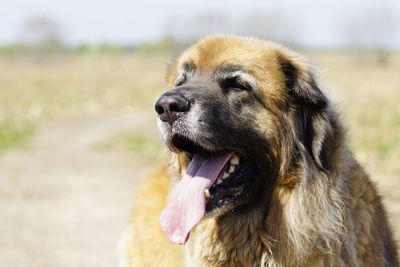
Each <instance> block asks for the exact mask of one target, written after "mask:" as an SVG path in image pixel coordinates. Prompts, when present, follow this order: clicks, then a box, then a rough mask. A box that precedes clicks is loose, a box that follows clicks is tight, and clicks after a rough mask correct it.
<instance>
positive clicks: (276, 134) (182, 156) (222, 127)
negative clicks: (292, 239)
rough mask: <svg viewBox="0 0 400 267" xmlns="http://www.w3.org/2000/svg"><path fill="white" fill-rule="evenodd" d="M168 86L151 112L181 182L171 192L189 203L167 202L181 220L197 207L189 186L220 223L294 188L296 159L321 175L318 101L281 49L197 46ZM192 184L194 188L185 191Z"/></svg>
mask: <svg viewBox="0 0 400 267" xmlns="http://www.w3.org/2000/svg"><path fill="white" fill-rule="evenodd" d="M168 86H169V88H170V89H169V90H168V91H167V92H166V93H164V94H163V95H162V96H161V97H160V98H159V99H158V101H157V103H156V105H155V109H156V112H157V113H158V117H159V120H158V126H159V130H160V132H161V135H162V137H163V139H164V141H165V143H166V145H167V147H168V148H169V149H170V150H171V151H172V152H173V153H175V154H176V155H177V156H176V159H177V160H178V161H179V166H180V168H181V169H182V170H183V171H184V172H186V176H188V177H191V178H188V177H186V176H185V175H184V179H183V180H185V181H184V182H182V184H185V185H178V186H177V187H179V186H181V188H180V189H179V190H178V189H177V190H175V194H184V193H187V192H188V193H189V194H192V195H193V196H190V195H189V196H184V197H183V196H181V197H180V200H179V201H180V204H177V203H178V202H179V201H178V200H176V202H177V203H175V205H178V206H180V207H181V206H184V208H182V207H181V210H184V209H185V207H186V206H187V205H188V204H187V203H184V202H185V201H186V202H188V201H193V202H195V201H197V200H191V197H192V198H193V199H196V198H199V196H196V192H195V189H193V188H192V187H195V186H198V187H200V188H201V190H203V191H205V192H204V193H203V194H205V196H204V195H203V197H204V199H205V204H204V205H205V212H206V214H208V215H209V216H221V215H222V214H225V213H226V212H230V211H233V210H240V209H241V207H249V206H251V205H257V204H258V203H261V202H264V201H263V200H268V196H269V194H270V193H271V191H272V190H273V188H274V186H276V184H278V183H279V184H285V185H286V186H288V187H291V186H295V184H296V183H297V182H298V181H297V180H296V179H291V178H290V177H292V176H291V175H290V173H291V172H293V171H295V169H296V164H298V160H299V159H300V158H302V159H309V163H310V164H312V165H313V166H314V167H315V168H318V169H320V170H321V171H328V170H329V160H328V157H327V155H326V147H325V142H324V140H325V139H326V136H327V135H328V134H329V132H330V129H329V122H328V116H327V113H326V111H327V105H328V103H327V100H326V98H325V96H324V95H323V94H322V92H321V91H320V90H319V88H318V86H317V84H316V82H315V80H314V77H313V74H312V71H311V70H310V68H309V67H308V65H307V64H304V63H303V62H302V60H301V59H300V58H299V57H298V56H297V55H296V54H294V53H292V52H290V51H288V50H286V49H284V48H282V47H281V46H279V45H276V44H273V43H270V42H265V41H261V40H258V39H252V38H238V37H234V36H217V37H210V38H206V39H203V40H202V41H200V42H199V43H197V44H195V45H194V46H192V47H191V48H189V49H188V50H186V51H185V52H184V53H183V54H182V55H181V56H180V57H179V59H178V60H177V61H176V62H175V63H174V64H173V65H171V67H170V69H169V72H168ZM199 176H200V177H202V178H205V180H206V182H204V184H201V182H200V181H198V184H196V182H193V183H191V181H194V180H195V177H199ZM185 177H186V178H185ZM190 179H192V180H190ZM172 197H173V198H174V196H172ZM176 197H177V196H175V198H176ZM178 198H179V197H178ZM183 199H184V200H183ZM199 201H200V202H201V201H202V200H199ZM193 205H198V204H193ZM189 206H190V205H189ZM189 206H187V207H186V208H187V209H189V210H190V209H191V207H189ZM197 208H198V207H197V206H196V207H195V208H193V207H192V209H197ZM168 212H169V213H171V212H179V211H178V210H177V209H176V208H175V209H172V210H170V211H168ZM181 212H182V213H185V212H184V211H181ZM169 216H170V217H171V216H172V215H171V214H169ZM170 217H168V218H169V220H170V219H171V218H170ZM166 220H167V219H166ZM193 220H194V221H195V220H196V219H193ZM192 224H193V223H192ZM167 228H168V227H167Z"/></svg>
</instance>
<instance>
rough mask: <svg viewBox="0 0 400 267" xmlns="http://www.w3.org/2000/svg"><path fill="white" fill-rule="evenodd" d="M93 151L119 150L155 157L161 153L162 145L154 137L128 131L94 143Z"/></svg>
mask: <svg viewBox="0 0 400 267" xmlns="http://www.w3.org/2000/svg"><path fill="white" fill-rule="evenodd" d="M93 149H95V150H97V151H109V150H119V151H123V152H128V153H135V154H139V155H141V156H148V157H157V156H159V155H160V154H161V152H162V145H161V143H160V141H159V140H157V139H155V138H154V137H148V136H145V135H142V134H140V133H137V132H135V131H128V132H122V133H119V134H117V135H115V136H112V137H110V138H108V139H106V140H103V141H102V142H99V143H96V144H95V145H94V146H93Z"/></svg>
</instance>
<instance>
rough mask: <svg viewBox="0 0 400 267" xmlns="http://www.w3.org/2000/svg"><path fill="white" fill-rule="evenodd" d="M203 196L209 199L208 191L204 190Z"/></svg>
mask: <svg viewBox="0 0 400 267" xmlns="http://www.w3.org/2000/svg"><path fill="white" fill-rule="evenodd" d="M204 195H205V196H206V198H209V197H210V196H211V194H210V191H209V190H208V189H206V190H204Z"/></svg>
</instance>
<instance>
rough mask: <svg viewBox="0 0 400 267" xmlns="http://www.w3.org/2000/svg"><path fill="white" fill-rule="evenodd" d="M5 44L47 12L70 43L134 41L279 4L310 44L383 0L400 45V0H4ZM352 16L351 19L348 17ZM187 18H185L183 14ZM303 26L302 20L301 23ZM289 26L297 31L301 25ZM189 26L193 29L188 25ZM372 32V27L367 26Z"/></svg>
mask: <svg viewBox="0 0 400 267" xmlns="http://www.w3.org/2000/svg"><path fill="white" fill-rule="evenodd" d="M0 1H4V3H2V4H1V7H2V8H1V10H0V44H2V45H6V44H11V43H14V42H18V41H20V40H21V29H22V25H23V24H24V22H26V20H27V19H28V18H32V17H34V16H39V15H45V16H49V17H52V18H54V19H56V20H57V21H58V22H60V24H62V26H63V35H64V37H65V40H66V41H67V42H68V43H70V44H81V43H90V44H98V43H111V44H135V43H139V42H143V41H155V40H158V39H159V38H160V37H161V36H163V35H164V34H165V30H166V24H167V22H168V21H170V20H171V19H174V18H186V19H188V18H191V17H194V16H196V15H197V14H200V13H204V12H208V11H213V12H219V13H221V14H224V15H226V16H228V17H229V18H230V19H231V20H233V21H236V22H237V23H236V24H235V25H237V24H240V19H241V18H242V17H243V15H244V14H246V13H249V12H254V11H258V12H264V11H265V12H269V13H271V12H273V11H274V10H276V9H279V10H280V11H281V12H284V14H285V16H287V18H296V19H297V21H299V24H301V35H300V34H297V35H296V38H298V39H300V40H298V41H299V43H301V44H304V45H305V46H310V47H337V46H340V45H343V27H346V26H347V25H346V24H345V23H343V21H345V22H346V23H347V24H348V26H349V27H351V24H352V23H351V17H352V16H354V17H356V16H357V14H363V13H365V12H367V10H374V9H377V8H381V7H383V6H385V7H387V9H388V10H390V12H391V13H392V14H393V18H394V20H395V24H396V27H394V28H393V29H390V32H389V34H390V37H389V43H390V46H391V47H393V48H396V49H400V1H398V0H320V1H315V0H297V1H296V0H285V1H282V0H246V1H245V0H240V1H239V0H201V1H194V0H170V1H168V0H158V1H156V0H140V1H138V0H109V1H102V0H63V1H60V0H10V1H6V0H0ZM349 18H350V20H349ZM182 23H184V20H182ZM183 27H184V25H183ZM299 27H300V25H299ZM292 28H293V29H290V30H292V31H293V34H295V33H296V31H298V29H296V27H292ZM187 30H188V31H190V30H191V29H190V28H189V29H187ZM362 32H363V34H368V29H362Z"/></svg>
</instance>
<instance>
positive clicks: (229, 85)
mask: <svg viewBox="0 0 400 267" xmlns="http://www.w3.org/2000/svg"><path fill="white" fill-rule="evenodd" d="M221 86H222V88H224V89H225V90H235V91H250V90H251V87H250V86H249V85H248V84H246V83H244V82H243V81H241V80H240V79H239V78H238V77H230V78H227V79H224V80H223V81H222V83H221Z"/></svg>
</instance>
